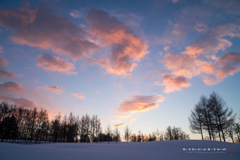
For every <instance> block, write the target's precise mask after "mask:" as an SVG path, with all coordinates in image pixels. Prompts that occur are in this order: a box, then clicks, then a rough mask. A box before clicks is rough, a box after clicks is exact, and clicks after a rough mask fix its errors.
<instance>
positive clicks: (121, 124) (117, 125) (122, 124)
mask: <svg viewBox="0 0 240 160" xmlns="http://www.w3.org/2000/svg"><path fill="white" fill-rule="evenodd" d="M134 121H136V119H135V118H133V119H131V120H130V121H129V122H126V123H120V124H116V125H114V127H112V128H117V127H120V126H124V125H126V124H130V123H132V122H134Z"/></svg>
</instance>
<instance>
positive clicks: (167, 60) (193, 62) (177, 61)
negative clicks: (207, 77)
mask: <svg viewBox="0 0 240 160" xmlns="http://www.w3.org/2000/svg"><path fill="white" fill-rule="evenodd" d="M163 63H164V65H165V66H166V67H167V69H168V70H170V71H171V73H172V74H173V75H175V76H182V75H184V77H186V78H192V77H194V76H198V75H200V74H202V73H206V74H213V73H214V72H215V71H216V69H217V66H216V65H214V64H212V63H211V62H207V61H202V60H200V59H198V58H193V57H190V56H188V55H183V54H166V55H165V57H164V59H163Z"/></svg>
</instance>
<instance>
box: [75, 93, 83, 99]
mask: <svg viewBox="0 0 240 160" xmlns="http://www.w3.org/2000/svg"><path fill="white" fill-rule="evenodd" d="M72 95H73V96H76V97H78V98H81V99H84V98H85V97H84V95H83V94H82V93H72Z"/></svg>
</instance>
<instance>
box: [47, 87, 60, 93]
mask: <svg viewBox="0 0 240 160" xmlns="http://www.w3.org/2000/svg"><path fill="white" fill-rule="evenodd" d="M44 88H46V89H48V90H50V91H52V92H55V93H62V92H63V91H62V90H61V89H59V88H58V86H48V85H46V86H44Z"/></svg>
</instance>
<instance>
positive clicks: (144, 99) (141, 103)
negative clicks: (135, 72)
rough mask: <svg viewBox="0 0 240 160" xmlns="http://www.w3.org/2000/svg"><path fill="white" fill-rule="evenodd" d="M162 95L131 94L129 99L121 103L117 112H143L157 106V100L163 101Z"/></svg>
mask: <svg viewBox="0 0 240 160" xmlns="http://www.w3.org/2000/svg"><path fill="white" fill-rule="evenodd" d="M163 99H164V98H163V96H161V95H158V96H140V95H135V96H132V99H131V100H127V101H125V102H123V103H121V105H120V107H119V108H118V110H119V112H132V113H135V112H145V111H147V110H150V109H153V108H155V107H157V106H158V104H157V102H163Z"/></svg>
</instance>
